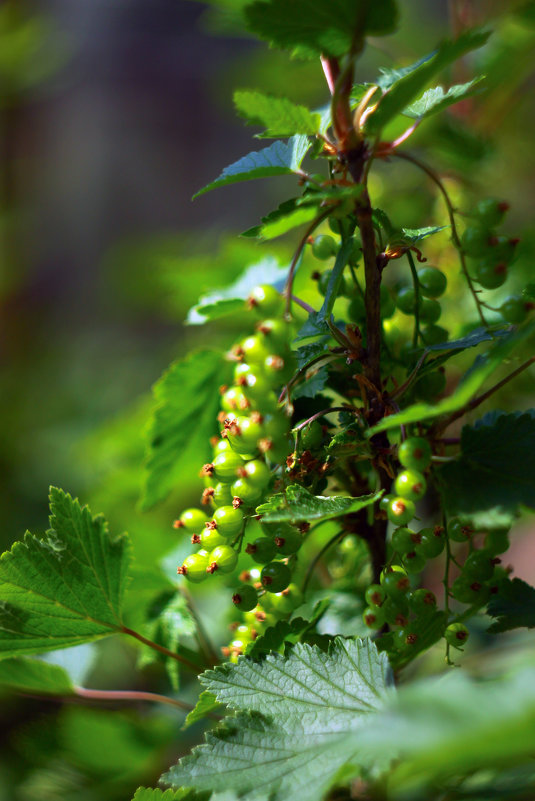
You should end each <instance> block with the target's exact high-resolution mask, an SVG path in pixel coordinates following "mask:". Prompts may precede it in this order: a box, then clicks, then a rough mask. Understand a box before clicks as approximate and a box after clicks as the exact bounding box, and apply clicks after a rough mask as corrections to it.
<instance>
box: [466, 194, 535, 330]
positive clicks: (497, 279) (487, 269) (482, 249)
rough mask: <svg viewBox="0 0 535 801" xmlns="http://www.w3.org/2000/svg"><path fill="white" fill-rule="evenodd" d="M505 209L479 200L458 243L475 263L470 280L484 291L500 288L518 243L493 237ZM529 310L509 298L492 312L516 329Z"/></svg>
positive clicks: (518, 300)
mask: <svg viewBox="0 0 535 801" xmlns="http://www.w3.org/2000/svg"><path fill="white" fill-rule="evenodd" d="M508 208H509V206H508V204H507V203H501V202H500V201H498V200H495V199H494V198H486V199H485V200H481V201H480V202H479V203H478V204H477V206H476V208H475V211H474V214H473V217H472V223H471V225H469V226H468V227H467V228H466V229H465V231H464V233H463V236H462V239H461V246H462V249H463V251H464V252H465V253H466V255H467V256H469V257H470V258H472V259H477V263H476V265H475V268H474V270H473V278H474V280H475V281H477V283H478V284H480V285H481V286H482V287H483V288H484V289H498V287H501V286H503V284H504V283H505V281H506V279H507V276H508V273H509V266H510V264H511V263H512V262H513V260H514V257H515V250H516V245H517V243H518V240H517V239H509V238H508V237H506V236H503V235H501V234H497V233H496V230H495V228H496V226H498V225H499V224H500V223H501V222H502V221H503V218H504V216H505V213H506V211H507V209H508ZM532 308H533V304H531V303H529V302H527V301H525V300H524V299H523V298H522V297H521V296H520V295H509V297H507V298H506V299H505V300H504V301H503V302H502V303H501V305H500V306H499V308H498V309H497V310H496V311H499V312H500V314H501V316H502V317H503V319H504V320H505V322H507V323H512V324H515V325H516V324H518V323H521V322H523V321H524V320H525V319H526V317H527V314H528V312H529V311H530V310H531V309H532Z"/></svg>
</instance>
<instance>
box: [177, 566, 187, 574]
mask: <svg viewBox="0 0 535 801" xmlns="http://www.w3.org/2000/svg"><path fill="white" fill-rule="evenodd" d="M176 572H177V573H178V575H179V576H185V575H186V573H187V572H188V570H187V568H186V567H184V565H179V566H178V567H177V569H176Z"/></svg>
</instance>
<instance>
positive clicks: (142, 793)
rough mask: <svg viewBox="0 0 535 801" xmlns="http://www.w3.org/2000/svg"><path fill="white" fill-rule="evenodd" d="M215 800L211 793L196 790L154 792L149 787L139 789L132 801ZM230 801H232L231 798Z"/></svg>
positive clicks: (156, 790) (183, 789)
mask: <svg viewBox="0 0 535 801" xmlns="http://www.w3.org/2000/svg"><path fill="white" fill-rule="evenodd" d="M210 798H212V799H213V798H214V796H213V795H212V794H211V793H197V792H196V791H195V790H191V789H185V788H182V789H180V790H158V789H155V790H153V789H152V788H149V787H138V789H137V790H136V793H135V795H134V797H133V798H132V801H208V799H210ZM228 801H232V798H229V799H228Z"/></svg>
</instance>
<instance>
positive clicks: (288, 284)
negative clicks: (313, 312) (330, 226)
mask: <svg viewBox="0 0 535 801" xmlns="http://www.w3.org/2000/svg"><path fill="white" fill-rule="evenodd" d="M330 213H331V209H330V208H329V209H326V210H325V211H324V212H322V213H321V214H319V215H318V216H317V217H316V219H315V220H312V222H311V223H310V225H309V226H308V228H307V229H306V231H305V233H304V234H303V236H302V238H301V240H300V242H299V244H298V245H297V249H296V251H295V253H294V255H293V258H292V261H291V263H290V269H289V270H288V277H287V279H286V285H285V287H284V295H285V297H286V308H285V315H286V317H287V318H289V317H290V316H291V309H292V288H293V283H294V278H295V271H296V269H297V265H298V263H299V258H300V256H301V253H302V252H303V248H304V247H305V245H306V243H307V242H308V238H309V236H310V235H311V233H312V231H314V230H315V229H316V228H317V227H318V225H319V224H320V223H321V222H323V220H324V219H325V218H326V217H328V216H329V214H330Z"/></svg>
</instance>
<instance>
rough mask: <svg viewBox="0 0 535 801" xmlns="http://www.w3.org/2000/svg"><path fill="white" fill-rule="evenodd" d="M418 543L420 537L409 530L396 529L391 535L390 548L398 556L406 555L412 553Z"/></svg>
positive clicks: (403, 528)
mask: <svg viewBox="0 0 535 801" xmlns="http://www.w3.org/2000/svg"><path fill="white" fill-rule="evenodd" d="M419 542H420V537H419V535H418V534H416V533H415V532H414V531H412V529H410V528H405V527H401V528H397V529H396V530H395V531H394V533H393V534H392V547H393V549H394V550H395V551H397V553H399V554H406V553H409V552H410V551H414V548H415V546H416V545H417V544H418V543H419Z"/></svg>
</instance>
